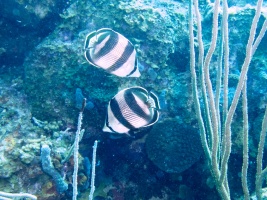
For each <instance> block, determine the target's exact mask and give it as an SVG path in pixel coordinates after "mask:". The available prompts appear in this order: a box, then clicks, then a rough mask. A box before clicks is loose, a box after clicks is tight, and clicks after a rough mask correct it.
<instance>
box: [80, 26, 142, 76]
mask: <svg viewBox="0 0 267 200" xmlns="http://www.w3.org/2000/svg"><path fill="white" fill-rule="evenodd" d="M84 49H85V52H84V56H85V58H86V60H87V61H88V62H89V63H90V64H91V65H94V66H96V67H99V68H102V69H104V70H106V71H107V72H109V73H111V74H114V75H117V76H120V77H139V76H140V75H141V74H140V72H139V69H138V61H137V55H136V50H135V48H134V46H133V44H132V43H131V42H130V41H129V40H128V39H127V38H125V37H124V36H123V35H121V34H120V33H118V32H115V31H113V30H112V29H109V28H102V29H99V30H97V31H94V32H91V33H89V34H88V35H87V36H86V39H85V43H84Z"/></svg>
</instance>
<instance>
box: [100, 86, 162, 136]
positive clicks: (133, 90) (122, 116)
mask: <svg viewBox="0 0 267 200" xmlns="http://www.w3.org/2000/svg"><path fill="white" fill-rule="evenodd" d="M159 109H160V105H159V101H158V98H157V96H156V95H155V94H154V93H152V92H150V93H149V92H148V91H147V90H146V89H144V88H142V87H138V86H136V87H130V88H126V89H124V90H121V91H120V92H118V93H117V94H116V95H115V96H114V97H113V98H112V99H111V100H110V102H109V104H108V108H107V116H106V122H105V125H104V128H103V131H104V132H110V133H117V134H124V133H125V134H129V133H130V132H131V131H134V130H138V129H141V128H144V127H148V126H151V125H153V124H155V123H156V122H157V121H158V118H159V111H158V110H159Z"/></svg>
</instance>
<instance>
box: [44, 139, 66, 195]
mask: <svg viewBox="0 0 267 200" xmlns="http://www.w3.org/2000/svg"><path fill="white" fill-rule="evenodd" d="M50 152H51V149H50V148H49V146H48V145H47V144H43V145H42V148H41V162H42V167H43V170H44V172H45V173H47V174H48V175H50V176H52V178H53V180H54V182H55V184H56V189H57V192H58V193H60V194H61V193H63V192H65V191H66V190H67V189H68V184H67V183H66V182H65V181H64V180H63V178H62V176H61V175H60V173H59V172H58V171H57V170H56V169H55V168H54V166H53V163H52V161H51V157H50Z"/></svg>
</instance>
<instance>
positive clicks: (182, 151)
mask: <svg viewBox="0 0 267 200" xmlns="http://www.w3.org/2000/svg"><path fill="white" fill-rule="evenodd" d="M146 150H147V154H148V157H149V159H150V160H152V162H153V163H154V164H155V165H157V166H158V167H159V168H160V169H161V170H163V171H165V172H168V173H181V172H183V171H184V170H186V169H188V168H189V167H191V166H192V165H193V164H194V163H195V162H196V161H197V160H198V159H199V157H200V155H201V153H202V152H203V150H202V146H201V141H200V135H199V133H198V132H197V130H196V129H193V128H192V127H190V126H189V125H185V124H180V123H178V122H177V120H175V119H168V120H166V121H164V122H160V123H158V124H156V125H155V126H154V127H153V129H152V131H151V132H150V133H149V135H148V137H147V138H146Z"/></svg>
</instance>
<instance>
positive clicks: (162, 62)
mask: <svg viewBox="0 0 267 200" xmlns="http://www.w3.org/2000/svg"><path fill="white" fill-rule="evenodd" d="M255 5H256V1H254V0H239V1H235V0H230V1H228V6H229V19H228V23H229V47H230V55H229V69H230V71H229V85H228V87H229V94H228V96H229V97H228V98H229V101H231V99H233V96H234V92H235V89H236V85H237V83H238V80H239V76H240V71H241V66H242V63H243V60H244V58H245V55H246V44H247V41H248V37H249V31H250V27H251V22H252V19H253V17H254V14H255ZM199 8H200V12H201V15H202V26H203V42H204V48H205V52H206V51H207V50H208V47H209V45H210V40H211V31H212V13H213V11H212V10H213V2H209V1H204V0H203V1H199ZM188 10H189V4H188V1H186V0H176V1H175V0H131V1H128V0H120V1H118V0H70V1H63V0H39V1H32V0H8V1H1V2H0V24H1V29H0V191H3V192H9V193H20V192H24V193H30V194H33V195H36V196H37V197H38V199H41V200H59V199H62V200H68V199H72V196H73V194H72V190H73V188H72V175H73V170H74V160H73V156H70V157H68V152H69V151H70V149H71V146H72V145H73V143H74V140H75V133H76V130H77V119H78V115H79V111H80V107H81V104H82V99H83V98H84V97H85V98H87V104H88V106H87V107H86V108H85V110H84V112H83V120H82V129H84V131H83V136H82V138H81V140H80V143H79V171H78V193H79V194H78V197H77V199H88V195H89V193H90V183H91V169H92V153H93V148H92V147H93V145H94V141H95V140H97V141H98V148H97V155H96V176H95V191H94V199H95V200H101V199H114V200H163V199H167V200H176V199H177V200H179V199H186V200H190V199H192V200H193V199H205V200H216V199H221V197H220V195H219V194H218V192H217V190H216V186H215V184H216V183H215V182H214V181H213V178H212V175H211V172H210V167H209V165H208V161H207V159H206V158H205V155H204V151H203V148H202V143H201V139H200V130H199V127H198V121H197V116H196V114H195V110H194V100H193V95H192V84H191V74H190V48H189V30H188V17H189V14H188V12H189V11H188ZM266 10H267V3H266V2H264V3H263V12H262V15H261V17H260V19H259V27H261V25H262V24H263V22H264V20H265V18H266V16H267V12H266ZM101 28H110V29H112V30H114V31H117V32H119V33H120V34H122V35H123V36H125V37H126V38H127V39H129V41H131V43H132V44H133V45H134V46H135V49H136V51H137V57H138V62H139V70H140V73H141V76H140V77H139V78H128V77H123V78H122V77H117V76H114V75H112V74H109V73H107V72H105V71H104V70H102V69H100V68H96V67H94V66H92V65H90V64H89V63H88V62H87V61H86V59H85V57H84V41H85V38H86V35H87V34H89V33H90V32H93V31H96V30H99V29H101ZM259 31H260V28H258V29H257V34H258V33H259ZM194 32H197V28H196V27H195V29H194ZM196 40H197V39H196ZM195 46H196V48H197V46H198V44H197V41H196V44H195ZM266 47H267V36H266V35H265V36H264V37H263V39H262V42H261V43H260V45H259V47H258V49H257V51H256V52H255V55H254V57H253V59H252V61H251V63H250V66H249V71H248V76H247V94H248V95H247V100H248V104H249V107H248V117H249V168H248V174H247V179H248V183H247V184H248V187H249V190H250V192H251V194H253V192H254V191H255V174H256V166H257V165H256V158H257V151H258V143H259V137H260V132H261V127H262V118H263V116H264V111H265V107H266V104H267V48H266ZM219 54H220V53H219V50H218V49H216V50H215V53H214V56H213V58H212V59H211V63H210V76H211V80H212V82H213V83H214V82H215V78H216V72H217V58H218V56H219ZM132 86H141V87H144V88H146V89H147V90H149V91H153V92H154V93H155V94H157V96H158V99H159V102H160V105H161V110H160V118H159V120H158V122H157V123H156V124H155V125H153V126H152V127H151V128H148V129H145V130H143V131H141V132H140V133H137V134H136V137H134V138H133V137H129V136H127V135H125V136H124V137H120V138H117V139H114V138H112V137H111V136H110V133H106V132H103V131H102V128H103V126H104V123H105V119H106V114H107V105H108V102H109V101H110V99H112V98H113V97H114V96H115V95H116V94H117V93H118V91H120V90H122V89H124V88H129V87H132ZM221 101H222V100H221ZM201 103H203V102H201ZM242 121H243V117H242V106H241V103H239V104H238V107H237V110H236V113H235V115H234V118H233V123H232V126H231V129H232V140H231V142H232V149H231V155H230V158H229V161H228V163H229V165H228V167H229V169H228V181H229V188H230V190H231V199H244V198H243V191H242V184H241V169H242V159H243V157H242V155H243V140H242V137H243V132H242V129H243V124H242ZM44 147H47V149H46V150H47V152H49V153H48V155H47V156H49V159H51V163H52V168H53V169H50V168H49V170H50V171H52V174H55V176H53V175H51V174H49V173H47V172H45V171H46V170H45V166H44V165H45V164H44V163H45V162H46V161H45V158H44V157H45V156H44V155H45V153H47V152H42V150H43V151H45V148H44ZM50 151H51V152H50ZM264 153H265V154H263V155H264V157H263V159H262V163H263V168H265V167H266V165H267V156H266V153H267V143H265V146H264ZM55 177H57V178H55ZM262 187H263V188H266V187H267V181H266V176H265V179H264V180H263V185H262ZM266 191H267V190H265V193H267V192H266ZM265 195H266V194H265ZM266 196H267V195H266ZM266 196H264V198H267V197H266ZM1 198H2V197H1V196H0V199H1ZM264 198H263V199H264ZM3 199H4V198H3ZM22 199H23V198H22ZM254 199H256V197H254Z"/></svg>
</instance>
